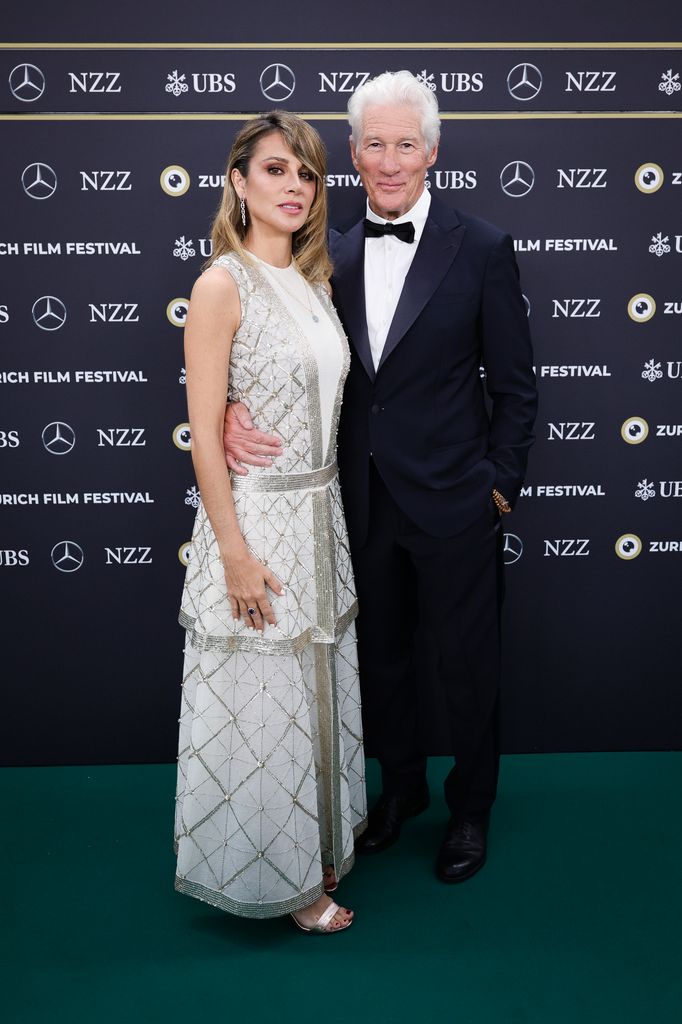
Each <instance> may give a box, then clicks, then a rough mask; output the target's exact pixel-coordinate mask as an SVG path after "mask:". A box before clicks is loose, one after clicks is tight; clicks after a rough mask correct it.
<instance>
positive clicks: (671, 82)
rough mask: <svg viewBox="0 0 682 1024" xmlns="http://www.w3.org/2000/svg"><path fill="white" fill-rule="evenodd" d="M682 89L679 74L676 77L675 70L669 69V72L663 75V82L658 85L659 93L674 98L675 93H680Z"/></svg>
mask: <svg viewBox="0 0 682 1024" xmlns="http://www.w3.org/2000/svg"><path fill="white" fill-rule="evenodd" d="M680 89H682V85H680V75H679V72H678V73H677V74H676V75H674V74H673V69H672V68H668V70H667V71H664V72H663V74H662V75H661V81H660V82H659V83H658V91H659V92H664V93H665V94H666V95H667V96H672V94H673V93H674V92H679V91H680Z"/></svg>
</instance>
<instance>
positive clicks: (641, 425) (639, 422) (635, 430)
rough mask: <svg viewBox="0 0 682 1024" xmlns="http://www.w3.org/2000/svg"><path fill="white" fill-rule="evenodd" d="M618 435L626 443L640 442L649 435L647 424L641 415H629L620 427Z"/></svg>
mask: <svg viewBox="0 0 682 1024" xmlns="http://www.w3.org/2000/svg"><path fill="white" fill-rule="evenodd" d="M620 436H621V437H622V438H623V440H624V441H627V443H628V444H641V443H642V441H646V439H647V437H648V436H649V424H648V423H647V421H646V420H644V419H642V417H641V416H630V417H628V419H626V421H625V423H624V424H623V426H622V427H621V428H620Z"/></svg>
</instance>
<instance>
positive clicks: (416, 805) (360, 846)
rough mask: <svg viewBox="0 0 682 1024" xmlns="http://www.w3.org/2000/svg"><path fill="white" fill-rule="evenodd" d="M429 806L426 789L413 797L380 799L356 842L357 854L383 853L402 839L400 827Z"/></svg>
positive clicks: (384, 797) (385, 797) (383, 796)
mask: <svg viewBox="0 0 682 1024" xmlns="http://www.w3.org/2000/svg"><path fill="white" fill-rule="evenodd" d="M428 806H429V791H428V789H426V788H424V789H423V790H420V791H419V792H418V793H416V794H414V795H411V796H407V797H406V796H386V795H385V794H384V795H382V796H380V797H379V800H378V801H377V803H376V805H375V806H374V807H373V808H372V810H371V811H370V812H369V823H368V825H367V828H366V830H365V831H364V832H363V833H362V835H361V836H359V837H358V839H357V840H356V842H355V850H356V852H357V853H381V852H382V851H383V850H387V849H388V848H389V846H393V844H394V843H395V842H396V840H397V839H398V838H399V837H400V827H401V825H402V823H403V822H404V821H405V820H406V819H407V818H414V817H415V816H416V815H417V814H421V813H422V811H425V810H426V808H427V807H428Z"/></svg>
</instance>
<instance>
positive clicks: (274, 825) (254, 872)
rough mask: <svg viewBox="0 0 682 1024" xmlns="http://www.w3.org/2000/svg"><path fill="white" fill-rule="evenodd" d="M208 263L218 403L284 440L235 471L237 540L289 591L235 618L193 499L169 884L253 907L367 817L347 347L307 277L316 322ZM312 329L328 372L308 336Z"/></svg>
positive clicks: (297, 890) (276, 909)
mask: <svg viewBox="0 0 682 1024" xmlns="http://www.w3.org/2000/svg"><path fill="white" fill-rule="evenodd" d="M215 263H216V264H218V265H219V266H222V267H224V268H225V269H226V270H228V271H229V273H230V274H231V275H232V277H233V278H234V280H235V282H236V284H237V288H238V290H239V297H240V301H241V310H242V320H241V323H240V326H239V328H238V330H237V332H236V333H235V336H234V339H233V343H232V350H231V355H230V368H229V398H230V400H231V401H243V402H245V403H246V405H247V406H248V407H249V410H250V412H251V415H252V417H253V420H254V422H255V423H257V424H258V426H259V427H260V428H261V429H263V430H267V431H268V432H270V433H275V434H277V435H279V437H281V439H282V444H283V454H282V455H281V456H280V457H279V458H277V459H275V460H274V464H273V465H272V466H268V467H264V468H260V469H259V468H253V467H250V468H249V475H248V477H240V476H234V475H233V476H232V480H231V483H232V489H233V495H234V501H235V507H236V510H237V515H238V518H239V522H240V526H241V529H242V533H243V536H244V538H245V539H246V542H247V544H248V546H249V548H250V550H251V551H252V552H253V553H254V554H255V555H256V556H257V557H258V558H259V559H261V561H262V562H264V563H265V564H266V565H267V566H268V567H269V568H270V569H271V570H272V572H273V573H274V574H275V575H276V576H277V577H278V579H279V580H280V581H281V582H282V583H283V584H284V586H285V588H286V592H285V594H284V595H282V596H280V597H278V596H277V595H274V594H273V593H272V592H270V595H269V596H270V598H271V602H272V606H273V609H274V612H275V615H276V618H277V625H276V626H275V627H272V626H269V625H266V627H265V632H264V634H262V635H261V634H258V633H255V631H254V630H252V629H248V628H247V627H246V626H245V625H244V623H243V622H242V621H241V620H239V621H235V620H234V619H233V618H232V614H231V611H230V606H229V602H228V600H227V593H226V585H225V577H224V572H223V567H222V564H221V562H220V558H219V551H218V545H217V542H216V539H215V536H214V533H213V530H212V528H211V525H210V523H209V520H208V516H207V515H206V512H205V510H204V507H203V505H202V504H200V506H199V509H198V511H197V515H196V520H195V525H194V531H193V535H192V545H191V550H190V557H189V566H188V569H187V573H186V578H185V586H184V590H183V596H182V605H181V612H180V622H181V624H182V625H183V626H184V627H185V629H186V644H185V663H184V673H183V687H182V706H181V717H180V739H179V756H178V776H177V798H176V821H175V841H176V849H177V854H178V860H177V874H176V880H175V887H176V889H178V890H179V891H180V892H184V893H187V894H189V895H191V896H195V897H197V898H198V899H201V900H204V901H206V902H207V903H211V904H212V905H214V906H216V907H220V908H221V909H222V910H226V911H229V912H231V913H233V914H239V915H241V916H244V917H263V918H265V917H276V916H279V915H282V914H286V913H288V912H290V911H293V910H298V909H301V908H302V907H305V906H307V905H309V904H310V903H312V902H313V901H314V900H315V899H317V898H318V897H319V896H320V895H322V892H323V886H322V867H323V865H333V866H334V870H335V872H336V876H337V878H341V877H342V876H343V875H344V874H345V873H346V872H347V871H348V870H349V869H350V868H351V866H352V864H353V840H354V836H355V835H357V834H359V832H361V831H362V829H363V828H364V826H365V822H366V797H365V783H364V774H365V773H364V755H363V748H362V726H361V718H360V691H359V683H358V670H357V656H356V644H355V625H354V622H353V620H354V618H355V616H356V614H357V601H356V596H355V589H354V584H353V574H352V567H351V561H350V555H349V550H348V538H347V535H346V525H345V521H344V517H343V509H342V506H341V499H340V493H339V483H338V477H337V471H336V431H337V425H338V418H339V410H340V404H341V394H342V391H343V384H344V381H345V377H346V375H347V373H348V366H349V352H348V344H347V341H346V338H345V336H344V334H343V330H342V328H341V325H340V323H339V321H338V318H337V316H336V312H335V311H334V307H333V306H332V304H331V301H330V300H329V298H328V296H327V294H326V292H325V290H324V289H323V288H322V287H314V289H313V292H314V294H313V295H312V296H311V304H312V311H313V312H314V313H315V315H316V316H317V317H318V321H319V322H318V323H317V324H315V323H314V322H313V319H312V316H311V315H310V312H309V311H308V310H306V309H304V308H303V307H302V306H301V307H300V308H299V304H297V303H296V302H295V301H293V300H291V301H287V296H286V294H285V291H284V290H283V288H287V287H289V288H290V287H291V284H292V283H295V282H292V280H291V277H286V276H284V277H280V278H277V272H276V271H274V270H273V268H268V267H267V265H266V266H263V265H262V264H260V263H257V262H255V261H254V264H253V265H251V264H249V263H247V262H246V261H242V260H240V259H239V258H238V257H237V256H236V255H235V254H234V253H231V254H229V255H227V256H222V257H220V258H219V259H217V260H216V261H215ZM292 272H293V269H292ZM279 273H280V274H281V273H282V272H279ZM293 273H294V278H295V272H293ZM285 274H286V272H285ZM299 283H300V279H299ZM292 290H293V289H292ZM294 294H296V293H295V292H294ZM301 294H303V292H301ZM294 307H295V308H294ZM330 326H331V327H333V330H331V331H330ZM323 328H324V332H326V333H325V337H326V338H327V342H328V344H327V351H328V352H329V353H330V364H329V365H331V371H330V369H329V365H326V366H325V364H324V355H323V353H321V352H320V345H319V344H317V345H316V338H318V337H319V335H320V333H321V332H322V329H323ZM313 331H317V334H313ZM330 346H338V348H337V349H336V350H335V349H334V348H333V347H330ZM330 377H331V378H332V380H333V382H334V385H335V386H334V388H333V398H332V399H329V398H328V397H327V392H328V390H329V382H330ZM321 380H322V381H323V384H324V385H325V386H324V387H323V393H322V395H321V393H320V381H321Z"/></svg>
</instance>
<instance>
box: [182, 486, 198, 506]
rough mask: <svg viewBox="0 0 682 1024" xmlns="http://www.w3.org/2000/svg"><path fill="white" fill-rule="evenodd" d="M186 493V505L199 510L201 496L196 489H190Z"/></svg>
mask: <svg viewBox="0 0 682 1024" xmlns="http://www.w3.org/2000/svg"><path fill="white" fill-rule="evenodd" d="M185 493H186V494H187V497H186V498H185V505H191V506H192V508H199V502H200V501H201V495H200V494H199V491H198V490H197V489H196V487H188V488H187V491H186V492H185Z"/></svg>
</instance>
